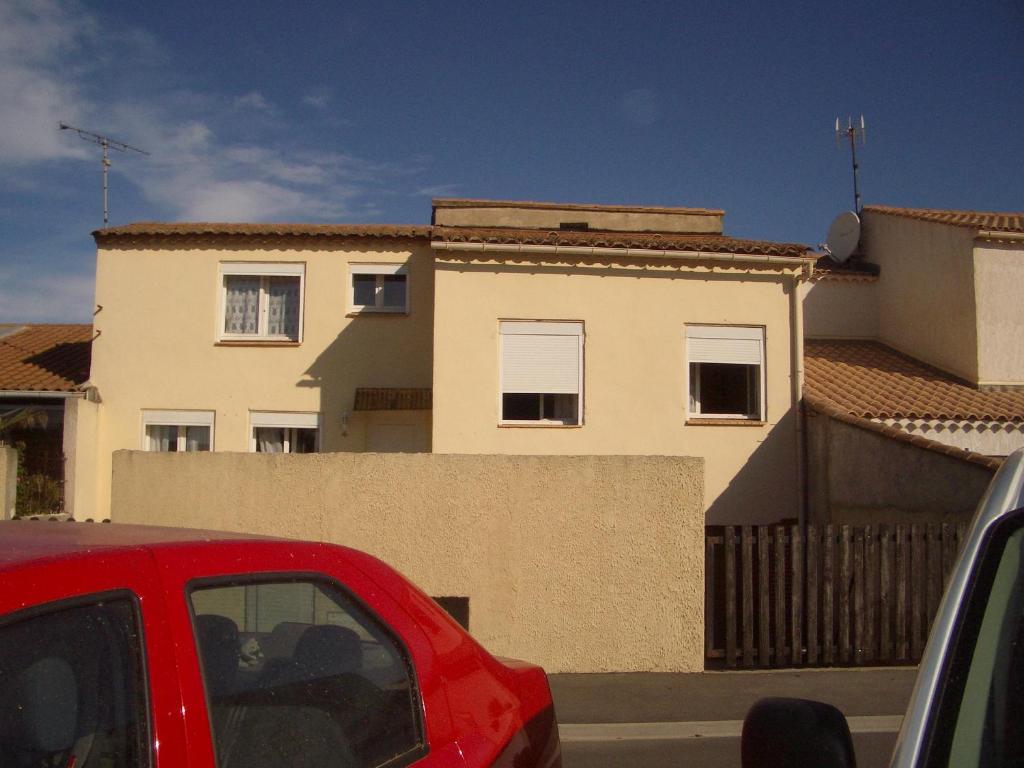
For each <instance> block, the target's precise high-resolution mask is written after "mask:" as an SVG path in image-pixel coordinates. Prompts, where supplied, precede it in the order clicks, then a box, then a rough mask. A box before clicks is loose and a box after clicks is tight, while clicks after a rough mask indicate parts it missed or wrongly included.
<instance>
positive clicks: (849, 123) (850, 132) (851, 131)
mask: <svg viewBox="0 0 1024 768" xmlns="http://www.w3.org/2000/svg"><path fill="white" fill-rule="evenodd" d="M867 135H868V129H867V127H866V126H865V125H864V115H861V116H860V125H859V126H858V125H857V124H856V123H855V122H853V118H851V117H848V118H846V127H845V128H840V127H839V118H838V117H837V118H836V146H839V142H840V140H841V139H842V137H843V136H845V137H846V138H847V139H848V140H849V142H850V158H851V160H853V212H854V213H856V214H857V215H860V209H861V205H860V184H859V179H858V171H859V170H860V166H859V165H857V140H858V139H860V145H861V146H862V147H863V146H864V144H865V142H866V140H867Z"/></svg>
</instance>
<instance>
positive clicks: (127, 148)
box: [60, 122, 149, 227]
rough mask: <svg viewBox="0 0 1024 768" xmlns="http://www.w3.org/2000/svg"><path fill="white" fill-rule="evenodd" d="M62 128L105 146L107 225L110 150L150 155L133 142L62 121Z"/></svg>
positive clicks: (105, 219) (107, 214)
mask: <svg viewBox="0 0 1024 768" xmlns="http://www.w3.org/2000/svg"><path fill="white" fill-rule="evenodd" d="M60 129H61V130H62V131H74V132H75V133H77V134H78V138H80V139H82V140H83V141H91V142H92V143H93V144H99V145H100V146H101V147H103V226H104V227H105V226H107V224H108V223H110V183H109V180H108V178H107V177H108V176H109V172H110V150H112V149H116V150H117V151H118V152H138V153H139V154H140V155H148V154H149V152H147V151H146V150H144V149H139V148H138V147H133V146H132V145H131V144H125V143H124V142H123V141H117V140H115V139H112V138H110V137H109V136H100V135H99V134H98V133H92V132H91V131H84V130H82V129H81V128H76V127H75V126H73V125H68V124H67V123H65V122H61V123H60Z"/></svg>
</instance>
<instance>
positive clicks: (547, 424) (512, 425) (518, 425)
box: [498, 421, 583, 429]
mask: <svg viewBox="0 0 1024 768" xmlns="http://www.w3.org/2000/svg"><path fill="white" fill-rule="evenodd" d="M582 427H583V425H582V424H557V423H555V422H551V421H538V422H534V423H530V422H526V421H505V422H500V423H499V424H498V429H580V428H582Z"/></svg>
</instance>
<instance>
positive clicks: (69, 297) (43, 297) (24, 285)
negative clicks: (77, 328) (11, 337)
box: [0, 269, 94, 323]
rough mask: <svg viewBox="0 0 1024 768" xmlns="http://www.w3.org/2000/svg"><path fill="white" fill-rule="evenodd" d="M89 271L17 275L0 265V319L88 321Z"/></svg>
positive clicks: (89, 305)
mask: <svg viewBox="0 0 1024 768" xmlns="http://www.w3.org/2000/svg"><path fill="white" fill-rule="evenodd" d="M93 295H94V294H93V276H92V274H91V273H90V274H67V273H66V272H64V273H61V274H50V275H38V274H34V273H33V274H29V275H19V274H17V273H15V272H14V271H13V270H5V269H0V323H41V322H48V323H53V322H66V323H88V322H89V321H90V318H91V317H92V306H93V304H92V302H93Z"/></svg>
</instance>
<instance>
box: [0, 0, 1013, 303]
mask: <svg viewBox="0 0 1024 768" xmlns="http://www.w3.org/2000/svg"><path fill="white" fill-rule="evenodd" d="M1022 85H1024V0H990V1H986V0H980V1H979V2H943V1H942V0H937V2H930V3H919V2H897V1H896V0H887V1H886V2H873V0H864V1H863V2H841V3H839V2H836V3H833V2H827V1H823V2H806V3H789V2H765V3H759V2H758V3H755V2H736V3H725V2H722V3H686V2H678V1H676V2H648V3H640V2H637V3H613V2H564V3H560V2H552V1H551V0H547V1H545V2H533V1H532V0H522V1H521V2H515V3H509V2H500V3H499V2H490V1H488V0H476V1H475V2H432V3H414V2H387V1H386V0H373V1H372V2H362V1H361V0H359V1H354V0H353V1H350V2H332V3H320V4H313V3H310V4H304V3H296V2H291V3H275V2H254V1H253V0H248V1H247V2H212V3H211V2H208V0H204V1H203V2H199V1H198V0H197V1H195V2H175V1H174V0H165V1H164V2H160V3H138V2H136V1H135V0H132V1H131V2H129V1H128V0H107V1H106V2H70V1H67V0H30V1H24V2H23V1H22V0H0V105H3V106H2V108H0V232H2V234H3V237H2V240H0V322H86V321H88V320H89V317H90V311H91V307H92V284H93V275H94V260H95V248H94V244H93V241H92V238H91V236H90V232H91V231H92V230H94V229H96V228H98V227H99V226H100V225H101V223H102V197H101V175H100V151H99V148H98V147H97V146H94V145H92V144H88V143H86V142H83V141H81V140H80V139H78V138H77V137H76V136H74V135H72V134H71V133H70V132H68V131H63V132H62V131H59V130H58V128H57V123H58V122H59V121H61V120H63V121H66V122H68V123H71V124H73V125H77V126H80V127H82V128H86V129H88V130H91V131H94V132H98V133H103V134H107V135H110V136H112V137H115V138H117V139H120V140H121V141H125V142H128V143H130V144H133V145H135V146H138V147H141V148H144V149H146V150H148V151H149V152H150V153H151V154H150V155H149V156H148V157H144V156H141V155H127V154H120V153H113V157H112V160H113V169H112V173H111V224H114V225H116V224H123V223H127V222H130V221H138V220H176V221H183V220H204V221H218V220H219V221H228V220H230V221H317V222H391V223H426V222H427V221H428V220H429V216H430V198H431V197H432V196H449V197H486V198H500V199H516V200H546V201H562V202H591V203H620V204H640V205H682V206H698V207H712V208H723V209H725V211H726V216H725V228H726V232H727V233H728V234H732V235H736V236H740V237H752V238H760V239H769V240H783V241H792V242H802V243H807V244H809V245H812V246H813V245H817V244H818V243H819V242H821V241H822V240H823V239H824V235H825V232H826V230H827V227H828V224H829V222H830V221H831V219H832V218H833V217H834V216H835V215H836V214H837V213H839V212H840V211H842V210H844V209H848V208H850V207H851V206H852V183H851V179H850V162H849V152H848V150H847V149H845V148H842V149H841V148H837V146H836V142H835V139H834V136H833V123H834V120H835V118H836V117H837V116H841V117H842V118H843V120H844V122H845V119H846V117H847V116H848V115H852V116H854V117H856V116H858V115H860V114H861V113H863V114H864V115H865V117H866V119H867V123H868V137H867V139H868V140H867V145H866V147H864V148H863V149H862V150H861V151H860V159H861V188H862V192H863V196H864V200H865V202H867V203H885V204H891V205H905V206H919V207H933V208H964V209H980V210H1016V211H1019V210H1022V209H1024V194H1022V184H1021V171H1022V169H1024V99H1022V98H1021V88H1022Z"/></svg>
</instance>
